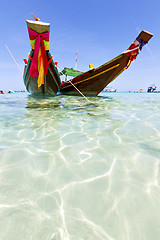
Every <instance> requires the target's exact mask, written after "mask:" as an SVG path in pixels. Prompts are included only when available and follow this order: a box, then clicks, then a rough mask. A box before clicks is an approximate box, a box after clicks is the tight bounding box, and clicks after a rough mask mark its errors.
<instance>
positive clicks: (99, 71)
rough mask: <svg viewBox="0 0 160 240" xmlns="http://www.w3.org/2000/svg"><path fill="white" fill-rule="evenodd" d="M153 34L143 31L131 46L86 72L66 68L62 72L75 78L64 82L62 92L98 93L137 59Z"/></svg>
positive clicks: (89, 94) (92, 94)
mask: <svg viewBox="0 0 160 240" xmlns="http://www.w3.org/2000/svg"><path fill="white" fill-rule="evenodd" d="M152 36H153V34H151V33H149V32H147V31H144V30H143V31H141V32H140V34H139V35H138V37H137V38H136V39H135V40H134V42H133V43H132V44H131V45H130V46H129V48H127V49H126V50H125V51H124V52H123V53H122V54H120V55H119V56H117V57H116V58H114V59H112V60H111V61H109V62H107V63H105V64H104V65H102V66H100V67H98V68H95V69H94V68H91V69H90V70H89V71H87V72H84V73H83V72H79V71H76V70H74V69H69V68H64V69H63V70H62V71H61V72H60V74H61V75H62V74H64V75H66V77H67V76H72V77H73V78H72V79H71V80H69V81H64V82H62V84H61V89H60V92H61V93H62V94H67V95H79V93H80V92H81V93H82V94H84V95H86V96H96V95H98V94H99V93H100V92H101V91H102V90H103V89H104V88H105V87H106V86H107V85H108V84H109V83H110V82H112V81H113V80H114V79H115V78H117V77H118V76H119V75H120V74H121V73H122V72H123V71H124V70H125V69H127V68H128V67H129V66H130V64H131V62H132V61H133V60H135V59H136V57H137V55H138V54H139V52H140V51H141V49H142V47H143V46H144V45H145V44H147V43H148V41H149V40H150V39H151V38H152ZM91 67H92V66H91Z"/></svg>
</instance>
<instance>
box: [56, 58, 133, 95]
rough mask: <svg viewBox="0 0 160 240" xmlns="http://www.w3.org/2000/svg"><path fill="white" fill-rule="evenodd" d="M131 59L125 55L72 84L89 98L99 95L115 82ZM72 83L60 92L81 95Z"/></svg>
mask: <svg viewBox="0 0 160 240" xmlns="http://www.w3.org/2000/svg"><path fill="white" fill-rule="evenodd" d="M128 61H129V57H128V56H127V55H125V54H122V55H120V56H118V57H117V58H116V59H113V60H112V61H110V62H108V63H106V64H104V65H102V66H101V67H99V68H96V69H93V70H90V71H88V72H85V73H83V74H82V75H80V76H78V77H76V78H73V79H72V84H74V86H76V88H77V89H78V90H79V91H81V92H82V93H83V94H84V95H87V96H96V95H98V94H99V93H100V92H101V91H102V90H103V89H104V88H105V87H106V86H107V85H108V84H109V83H110V82H111V81H113V80H114V79H115V78H116V77H117V76H118V75H119V74H120V73H122V71H124V68H125V67H126V66H127V63H128ZM72 84H71V83H70V82H65V83H62V85H61V90H60V92H61V93H62V94H69V95H79V92H78V91H77V90H76V88H75V87H74V86H73V85H72Z"/></svg>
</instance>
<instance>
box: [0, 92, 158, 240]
mask: <svg viewBox="0 0 160 240" xmlns="http://www.w3.org/2000/svg"><path fill="white" fill-rule="evenodd" d="M159 96H160V95H158V94H136V93H134V94H129V93H125V94H122V93H114V94H111V93H109V94H106V95H105V94H102V96H101V97H93V98H89V100H90V101H91V103H88V102H87V101H86V100H85V99H83V98H82V97H74V96H57V97H45V98H39V97H32V96H30V95H27V94H26V93H25V94H24V93H23V94H22V93H21V94H13V95H12V96H11V95H6V96H4V95H3V96H0V97H1V98H0V110H1V116H0V152H1V160H0V211H1V218H0V219H1V220H0V223H1V224H0V239H1V240H6V239H7V240H11V239H12V240H17V239H23V240H25V239H26V240H28V239H34V240H36V239H37V240H40V239H45V240H46V239H52V240H64V239H65V240H75V239H76V240H82V239H85V240H86V239H87V240H99V239H122V240H124V239H131V240H132V239H133V240H135V239H145V240H146V239H148V240H150V239H154V240H156V239H157V240H158V239H159V237H160V228H159V222H160V217H159V213H158V209H159V207H160V200H159V199H160V180H159V175H160V157H159V156H160V154H159V153H160V144H159V143H160V123H159V118H160V111H159V110H160V104H159V102H160V101H159Z"/></svg>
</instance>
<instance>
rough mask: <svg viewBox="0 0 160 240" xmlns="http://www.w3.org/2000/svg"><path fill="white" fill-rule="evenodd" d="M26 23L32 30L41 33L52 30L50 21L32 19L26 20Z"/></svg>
mask: <svg viewBox="0 0 160 240" xmlns="http://www.w3.org/2000/svg"><path fill="white" fill-rule="evenodd" d="M26 23H27V27H28V28H30V29H31V30H33V31H35V32H37V33H39V34H41V33H45V32H49V30H50V23H45V22H40V21H32V20H26Z"/></svg>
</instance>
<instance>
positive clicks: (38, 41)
mask: <svg viewBox="0 0 160 240" xmlns="http://www.w3.org/2000/svg"><path fill="white" fill-rule="evenodd" d="M28 33H29V38H30V40H35V48H34V55H33V60H32V63H31V67H30V71H29V75H30V76H31V78H34V77H38V75H39V72H38V54H39V48H40V46H41V51H42V55H43V56H45V58H47V56H46V52H45V47H44V42H43V40H45V41H48V42H49V32H46V33H41V34H39V33H37V32H35V31H33V30H31V29H30V28H28Z"/></svg>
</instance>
